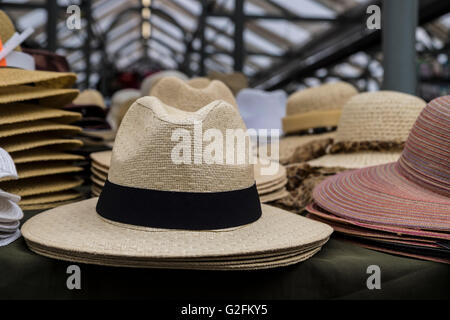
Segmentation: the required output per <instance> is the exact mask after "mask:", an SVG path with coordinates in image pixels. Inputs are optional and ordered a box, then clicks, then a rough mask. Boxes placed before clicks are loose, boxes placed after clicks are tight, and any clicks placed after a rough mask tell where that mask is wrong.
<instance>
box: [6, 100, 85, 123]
mask: <svg viewBox="0 0 450 320" xmlns="http://www.w3.org/2000/svg"><path fill="white" fill-rule="evenodd" d="M79 119H81V115H80V114H79V113H77V112H70V111H65V110H61V109H54V108H47V107H41V106H37V105H31V104H24V103H23V104H20V103H12V104H6V105H3V106H1V108H0V125H6V124H12V123H18V122H26V121H36V120H52V121H57V122H58V123H61V124H67V123H72V122H75V121H77V120H79Z"/></svg>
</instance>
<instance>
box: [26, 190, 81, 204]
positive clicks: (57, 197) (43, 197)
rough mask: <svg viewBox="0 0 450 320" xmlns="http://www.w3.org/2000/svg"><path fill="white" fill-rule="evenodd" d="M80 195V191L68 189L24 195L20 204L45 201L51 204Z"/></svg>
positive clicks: (42, 202)
mask: <svg viewBox="0 0 450 320" xmlns="http://www.w3.org/2000/svg"><path fill="white" fill-rule="evenodd" d="M80 197H81V194H80V193H79V192H78V191H74V190H66V191H59V192H54V193H44V194H39V195H35V196H28V197H23V198H22V199H21V200H20V202H19V204H20V206H29V205H36V204H44V203H45V204H49V203H52V202H59V201H69V200H73V199H77V198H80Z"/></svg>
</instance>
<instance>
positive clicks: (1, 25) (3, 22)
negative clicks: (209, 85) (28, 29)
mask: <svg viewBox="0 0 450 320" xmlns="http://www.w3.org/2000/svg"><path fill="white" fill-rule="evenodd" d="M14 32H16V30H15V28H14V24H13V23H12V21H11V19H10V18H9V17H8V15H7V14H6V13H5V12H4V11H3V10H0V40H1V41H2V43H3V44H5V43H6V41H8V39H9V38H11V36H12V35H13V34H14ZM14 50H20V47H17V48H14Z"/></svg>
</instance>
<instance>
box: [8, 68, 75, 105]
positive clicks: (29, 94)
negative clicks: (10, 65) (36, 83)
mask: <svg viewBox="0 0 450 320" xmlns="http://www.w3.org/2000/svg"><path fill="white" fill-rule="evenodd" d="M18 70H19V69H18ZM1 71H2V69H1V68H0V78H1V77H2V75H1ZM33 72H36V71H33ZM0 81H1V80H0ZM77 95H78V90H76V89H55V88H46V87H31V86H13V87H4V88H2V87H0V104H5V103H13V102H22V101H28V100H34V99H39V102H38V104H39V105H41V106H45V107H48V108H62V107H64V106H65V105H66V104H68V103H70V102H72V100H73V99H74V98H75V97H76V96H77Z"/></svg>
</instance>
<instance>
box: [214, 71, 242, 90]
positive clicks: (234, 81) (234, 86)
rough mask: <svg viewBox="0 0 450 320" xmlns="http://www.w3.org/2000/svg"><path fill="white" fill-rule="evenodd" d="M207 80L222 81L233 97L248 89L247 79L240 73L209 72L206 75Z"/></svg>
mask: <svg viewBox="0 0 450 320" xmlns="http://www.w3.org/2000/svg"><path fill="white" fill-rule="evenodd" d="M208 78H210V79H211V80H219V81H222V82H223V83H225V85H226V86H227V87H228V88H230V90H231V92H233V94H234V95H237V94H238V92H239V91H241V90H242V89H244V88H247V87H248V79H247V77H246V76H245V75H244V74H243V73H242V72H232V73H222V72H217V71H211V72H209V73H208Z"/></svg>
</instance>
